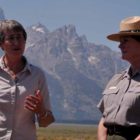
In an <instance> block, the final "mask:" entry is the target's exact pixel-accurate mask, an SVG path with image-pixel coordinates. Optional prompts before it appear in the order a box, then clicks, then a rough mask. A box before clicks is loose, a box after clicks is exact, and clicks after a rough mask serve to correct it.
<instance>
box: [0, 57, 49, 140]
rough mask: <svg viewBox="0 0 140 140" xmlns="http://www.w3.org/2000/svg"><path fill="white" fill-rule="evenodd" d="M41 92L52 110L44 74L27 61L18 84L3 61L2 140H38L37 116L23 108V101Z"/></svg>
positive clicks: (0, 76) (0, 89) (0, 81)
mask: <svg viewBox="0 0 140 140" xmlns="http://www.w3.org/2000/svg"><path fill="white" fill-rule="evenodd" d="M37 89H39V90H40V91H41V94H42V95H43V98H44V104H45V106H46V109H48V110H51V107H50V99H49V93H48V88H47V83H46V78H45V75H44V72H43V71H42V70H41V69H40V68H38V67H36V66H33V65H30V64H29V63H28V62H27V60H26V66H25V68H24V69H23V70H22V71H21V72H20V73H19V74H18V75H17V78H16V80H14V79H12V77H11V76H10V75H9V74H8V70H7V69H6V67H5V66H4V64H3V57H2V58H1V59H0V140H36V125H35V114H34V113H33V112H31V111H29V110H27V109H25V108H24V100H25V98H26V96H28V95H29V94H34V93H35V91H36V90H37Z"/></svg>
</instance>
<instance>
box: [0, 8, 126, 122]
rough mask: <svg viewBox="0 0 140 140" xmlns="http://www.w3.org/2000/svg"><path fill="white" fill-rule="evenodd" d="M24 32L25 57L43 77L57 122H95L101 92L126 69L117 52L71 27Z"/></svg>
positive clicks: (40, 26)
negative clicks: (90, 40)
mask: <svg viewBox="0 0 140 140" xmlns="http://www.w3.org/2000/svg"><path fill="white" fill-rule="evenodd" d="M1 11H2V10H0V18H1V17H2V18H1V19H3V18H4V17H5V16H4V12H3V11H2V12H1ZM26 31H27V35H28V38H27V43H26V50H25V56H26V57H27V59H28V60H29V61H30V62H31V63H33V64H34V65H37V66H39V67H41V68H42V69H43V70H44V72H45V74H46V78H47V82H48V88H49V92H50V98H51V104H52V110H53V112H54V115H55V118H56V121H57V122H79V123H96V122H98V120H99V118H100V116H101V113H100V112H99V110H98V109H97V107H96V106H97V103H98V102H99V100H100V98H101V96H102V94H101V93H102V91H103V89H104V88H105V86H106V84H107V82H108V80H109V79H110V78H111V77H112V76H113V75H114V74H115V73H118V72H120V71H121V70H123V69H125V68H126V67H127V66H128V64H127V63H126V62H124V61H122V60H121V59H120V53H119V52H115V51H113V50H111V49H110V48H109V47H107V46H105V45H96V44H94V43H91V42H88V40H87V38H86V36H85V35H82V36H79V35H78V34H77V32H76V27H75V26H74V25H71V24H70V25H63V26H62V27H60V28H57V29H55V30H53V31H49V29H47V27H46V26H45V25H43V24H41V23H36V24H34V25H29V27H27V28H26ZM93 39H94V37H93Z"/></svg>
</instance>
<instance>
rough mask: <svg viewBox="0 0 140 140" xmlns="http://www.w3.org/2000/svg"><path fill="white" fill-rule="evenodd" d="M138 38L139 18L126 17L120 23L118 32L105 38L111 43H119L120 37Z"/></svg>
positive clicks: (139, 30) (139, 31)
mask: <svg viewBox="0 0 140 140" xmlns="http://www.w3.org/2000/svg"><path fill="white" fill-rule="evenodd" d="M132 35H133V36H137V35H138V36H140V16H134V17H128V18H126V19H124V20H122V21H121V23H120V32H118V33H115V34H111V35H108V36H107V38H108V39H109V40H113V41H120V37H122V36H132Z"/></svg>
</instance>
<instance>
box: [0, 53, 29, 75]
mask: <svg viewBox="0 0 140 140" xmlns="http://www.w3.org/2000/svg"><path fill="white" fill-rule="evenodd" d="M3 58H4V55H3V56H2V57H1V58H0V68H1V69H2V70H4V69H5V65H4V61H3ZM23 59H24V61H25V67H24V69H23V70H22V71H29V72H30V73H31V64H29V62H28V60H27V59H26V57H25V56H23Z"/></svg>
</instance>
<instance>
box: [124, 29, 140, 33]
mask: <svg viewBox="0 0 140 140" xmlns="http://www.w3.org/2000/svg"><path fill="white" fill-rule="evenodd" d="M121 32H129V33H138V32H140V30H126V31H121Z"/></svg>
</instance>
